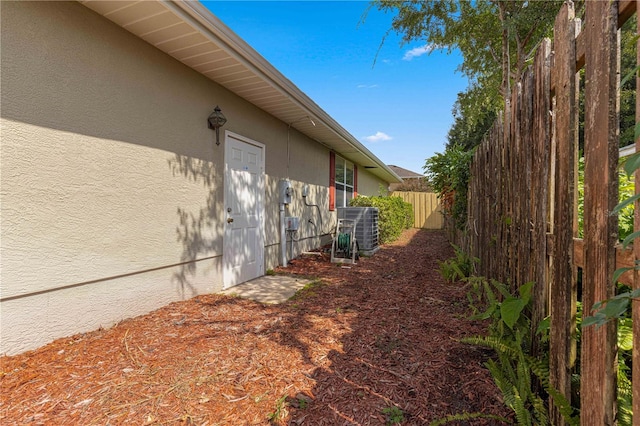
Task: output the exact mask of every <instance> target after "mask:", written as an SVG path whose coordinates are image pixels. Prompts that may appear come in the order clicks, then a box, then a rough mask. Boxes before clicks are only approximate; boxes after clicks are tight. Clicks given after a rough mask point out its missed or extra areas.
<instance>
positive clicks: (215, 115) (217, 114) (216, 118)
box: [207, 105, 227, 145]
mask: <svg viewBox="0 0 640 426" xmlns="http://www.w3.org/2000/svg"><path fill="white" fill-rule="evenodd" d="M226 122H227V118H226V117H225V116H224V114H223V113H222V111H221V110H220V107H219V106H218V105H216V107H215V108H214V109H213V112H212V113H211V115H210V116H209V118H207V124H208V125H209V128H210V129H215V131H216V145H220V127H222V126H224V123H226Z"/></svg>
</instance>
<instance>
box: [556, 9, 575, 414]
mask: <svg viewBox="0 0 640 426" xmlns="http://www.w3.org/2000/svg"><path fill="white" fill-rule="evenodd" d="M578 32H579V23H578V22H577V21H576V19H575V11H574V9H573V4H572V3H565V4H564V5H563V6H562V9H561V10H560V13H559V14H558V16H557V18H556V22H555V26H554V51H555V55H554V66H553V70H552V75H551V80H552V81H553V82H554V83H555V84H554V87H555V92H554V94H553V95H554V97H555V106H554V110H553V114H554V116H555V117H556V120H555V133H554V135H555V150H556V156H555V157H556V164H555V199H554V201H553V205H554V206H553V207H554V215H553V218H554V226H553V228H554V232H553V234H552V235H553V236H554V238H553V243H554V250H553V262H552V265H553V266H552V268H551V277H550V281H551V282H552V283H553V285H552V286H551V288H550V292H551V306H550V308H551V310H550V314H551V333H550V336H549V337H550V350H551V352H552V353H553V354H554V356H553V357H550V358H549V370H550V377H549V381H550V383H551V385H552V386H554V387H555V388H556V389H557V390H558V391H559V392H560V393H561V394H562V395H564V396H565V397H566V398H568V399H570V397H571V368H572V367H573V363H574V362H575V352H576V349H575V346H576V344H575V339H573V337H574V335H575V329H576V322H575V313H576V286H575V280H574V278H575V273H574V269H575V267H574V266H573V246H572V244H573V231H572V230H573V222H574V217H573V214H574V211H575V209H574V204H575V203H576V188H575V181H576V175H575V167H574V165H575V164H576V161H577V158H576V156H577V149H578V133H577V119H578V117H577V114H576V111H577V98H578V82H577V76H576V71H575V68H574V67H575V61H576V49H575V39H576V35H577V33H578ZM560 230H561V231H562V232H557V231H560ZM551 417H552V420H553V422H554V423H555V424H559V425H560V424H563V423H564V421H563V420H562V416H561V415H560V413H559V412H558V410H557V409H556V406H555V405H554V404H553V401H552V403H551Z"/></svg>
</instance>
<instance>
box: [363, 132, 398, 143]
mask: <svg viewBox="0 0 640 426" xmlns="http://www.w3.org/2000/svg"><path fill="white" fill-rule="evenodd" d="M391 139H393V138H392V137H391V136H389V135H387V134H386V133H384V132H376V134H375V135H371V136H367V137H365V138H364V140H365V141H367V142H371V143H375V142H384V141H390V140H391Z"/></svg>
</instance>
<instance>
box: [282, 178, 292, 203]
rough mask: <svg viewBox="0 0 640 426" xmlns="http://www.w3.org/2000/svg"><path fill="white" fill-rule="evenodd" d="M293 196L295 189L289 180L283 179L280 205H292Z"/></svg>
mask: <svg viewBox="0 0 640 426" xmlns="http://www.w3.org/2000/svg"><path fill="white" fill-rule="evenodd" d="M292 195H293V188H292V187H291V182H290V181H289V179H283V180H281V181H280V204H291V196H292Z"/></svg>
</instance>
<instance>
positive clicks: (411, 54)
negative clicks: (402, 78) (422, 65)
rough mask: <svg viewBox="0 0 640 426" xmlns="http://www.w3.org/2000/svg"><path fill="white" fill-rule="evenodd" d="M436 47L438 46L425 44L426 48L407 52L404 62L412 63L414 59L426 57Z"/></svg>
mask: <svg viewBox="0 0 640 426" xmlns="http://www.w3.org/2000/svg"><path fill="white" fill-rule="evenodd" d="M436 47H437V46H435V45H433V44H425V45H424V46H421V47H416V48H413V49H411V50H409V51H407V52H405V54H404V56H403V57H402V60H403V61H410V60H412V59H413V58H417V57H418V56H422V55H426V54H427V53H430V52H431V51H432V50H434V49H436Z"/></svg>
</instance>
